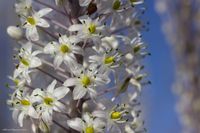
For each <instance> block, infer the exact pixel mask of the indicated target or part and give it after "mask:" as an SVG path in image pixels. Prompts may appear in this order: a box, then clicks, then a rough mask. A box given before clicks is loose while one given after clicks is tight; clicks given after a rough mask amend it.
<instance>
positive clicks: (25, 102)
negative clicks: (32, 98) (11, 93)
mask: <svg viewBox="0 0 200 133" xmlns="http://www.w3.org/2000/svg"><path fill="white" fill-rule="evenodd" d="M20 102H21V104H22V105H24V106H29V105H31V103H30V102H29V101H28V100H25V99H24V100H21V101H20Z"/></svg>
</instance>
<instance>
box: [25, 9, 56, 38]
mask: <svg viewBox="0 0 200 133" xmlns="http://www.w3.org/2000/svg"><path fill="white" fill-rule="evenodd" d="M51 11H52V9H50V8H44V9H41V10H39V11H38V12H35V13H33V14H32V16H28V17H27V18H26V20H25V23H24V24H23V26H24V28H26V37H27V39H29V40H32V41H38V40H39V35H38V31H37V26H39V27H44V28H47V27H49V23H48V22H47V21H46V20H45V19H43V18H42V17H43V16H44V15H46V14H48V13H50V12H51Z"/></svg>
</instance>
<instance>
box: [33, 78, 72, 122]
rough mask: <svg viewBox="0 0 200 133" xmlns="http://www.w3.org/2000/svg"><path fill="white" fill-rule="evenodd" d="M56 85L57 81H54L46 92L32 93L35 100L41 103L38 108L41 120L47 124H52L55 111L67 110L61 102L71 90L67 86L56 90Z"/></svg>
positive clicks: (39, 90) (37, 90)
mask: <svg viewBox="0 0 200 133" xmlns="http://www.w3.org/2000/svg"><path fill="white" fill-rule="evenodd" d="M56 84H57V81H56V80H54V81H53V82H52V83H51V84H50V85H49V86H48V87H47V89H46V90H41V89H35V90H34V91H33V93H32V95H33V96H35V99H37V101H40V102H41V104H39V105H38V106H37V107H36V108H37V111H38V112H39V114H40V116H41V118H42V119H43V120H44V121H45V122H47V123H51V122H52V114H53V110H54V111H57V112H62V111H63V110H64V109H65V105H63V104H62V103H61V102H60V101H59V100H60V99H62V98H63V97H64V96H65V95H66V94H67V93H68V92H69V88H67V87H65V86H61V87H58V88H55V86H56Z"/></svg>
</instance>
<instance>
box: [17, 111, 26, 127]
mask: <svg viewBox="0 0 200 133" xmlns="http://www.w3.org/2000/svg"><path fill="white" fill-rule="evenodd" d="M24 116H25V112H23V111H22V112H21V113H20V114H19V116H18V123H19V126H20V127H23V119H24Z"/></svg>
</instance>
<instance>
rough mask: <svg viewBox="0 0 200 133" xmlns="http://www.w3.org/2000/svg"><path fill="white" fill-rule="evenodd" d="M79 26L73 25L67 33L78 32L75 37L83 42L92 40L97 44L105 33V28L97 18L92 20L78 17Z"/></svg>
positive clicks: (86, 17)
mask: <svg viewBox="0 0 200 133" xmlns="http://www.w3.org/2000/svg"><path fill="white" fill-rule="evenodd" d="M79 20H80V22H81V24H74V25H72V26H70V27H69V31H78V34H77V37H78V38H81V39H83V40H87V39H92V40H93V42H96V43H99V42H100V37H101V35H102V34H104V32H105V26H104V25H102V24H101V22H100V21H99V18H97V19H95V20H92V19H91V18H90V17H88V16H86V15H85V16H81V17H79Z"/></svg>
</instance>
